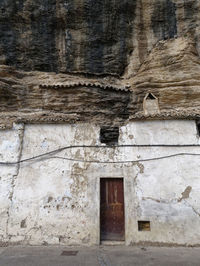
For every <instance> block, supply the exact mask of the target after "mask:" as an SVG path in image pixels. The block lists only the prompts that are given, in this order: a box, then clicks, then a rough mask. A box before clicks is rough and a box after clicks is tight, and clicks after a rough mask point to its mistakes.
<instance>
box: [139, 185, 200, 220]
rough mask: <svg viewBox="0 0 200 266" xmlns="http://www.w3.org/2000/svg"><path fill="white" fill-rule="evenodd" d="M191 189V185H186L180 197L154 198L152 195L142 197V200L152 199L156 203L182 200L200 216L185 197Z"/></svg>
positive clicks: (188, 195)
mask: <svg viewBox="0 0 200 266" xmlns="http://www.w3.org/2000/svg"><path fill="white" fill-rule="evenodd" d="M191 191H192V187H191V186H187V187H186V189H185V190H184V191H183V192H182V193H181V194H182V197H181V198H179V199H176V198H175V199H172V200H163V199H156V198H153V197H142V200H152V201H155V202H157V203H163V204H170V203H180V202H182V201H183V200H184V203H185V204H186V205H187V206H189V207H190V208H191V209H192V210H193V212H194V213H195V214H196V215H198V216H199V217H200V212H198V211H197V210H196V209H195V208H194V207H193V206H192V205H191V204H190V203H189V202H188V201H187V200H186V199H188V198H189V197H190V193H191Z"/></svg>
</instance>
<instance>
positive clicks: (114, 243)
mask: <svg viewBox="0 0 200 266" xmlns="http://www.w3.org/2000/svg"><path fill="white" fill-rule="evenodd" d="M100 244H101V245H103V246H124V245H125V241H112V240H103V241H101V242H100Z"/></svg>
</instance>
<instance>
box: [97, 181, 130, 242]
mask: <svg viewBox="0 0 200 266" xmlns="http://www.w3.org/2000/svg"><path fill="white" fill-rule="evenodd" d="M100 194H101V199H100V231H101V240H117V241H122V240H124V231H125V230H124V189H123V179H122V178H101V181H100Z"/></svg>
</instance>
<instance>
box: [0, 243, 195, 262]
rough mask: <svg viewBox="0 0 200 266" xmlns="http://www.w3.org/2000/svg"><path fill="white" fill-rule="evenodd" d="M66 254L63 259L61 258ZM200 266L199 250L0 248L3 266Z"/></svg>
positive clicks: (166, 248) (100, 247)
mask: <svg viewBox="0 0 200 266" xmlns="http://www.w3.org/2000/svg"><path fill="white" fill-rule="evenodd" d="M62 253H63V255H61V254H62ZM7 265H8V266H96V265H98V266H129V265H136V266H140V265H141V266H152V265H153V266H176V265H178V266H179V265H180V266H197V265H198V266H200V248H184V247H142V246H141V247H126V246H99V247H70V248H69V247H64V246H58V247H57V246H56V247H55V246H47V247H46V246H42V247H38V246H34V247H30V246H28V247H23V246H14V247H5V248H0V266H7Z"/></svg>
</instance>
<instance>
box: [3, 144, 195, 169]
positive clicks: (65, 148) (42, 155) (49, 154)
mask: <svg viewBox="0 0 200 266" xmlns="http://www.w3.org/2000/svg"><path fill="white" fill-rule="evenodd" d="M121 147H200V145H196V144H194V145H193V144H191V145H190V144H186V145H166V144H156V145H115V146H95V145H77V146H66V147H63V148H59V149H56V150H53V151H50V152H46V153H43V154H40V155H37V156H33V157H30V158H27V159H23V160H19V161H17V162H0V165H16V164H20V163H24V162H28V161H33V160H37V159H51V158H52V159H53V158H54V159H56V158H57V159H63V160H68V161H75V162H83V163H84V162H85V163H101V164H124V163H138V162H146V161H155V160H161V159H166V158H172V157H177V156H200V154H198V153H175V154H171V155H166V156H160V157H154V158H148V159H138V160H129V161H97V160H81V159H80V160H79V159H75V158H68V157H60V156H53V155H54V154H56V153H59V152H61V151H63V150H67V149H75V148H112V149H113V148H121ZM47 156H51V157H47Z"/></svg>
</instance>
